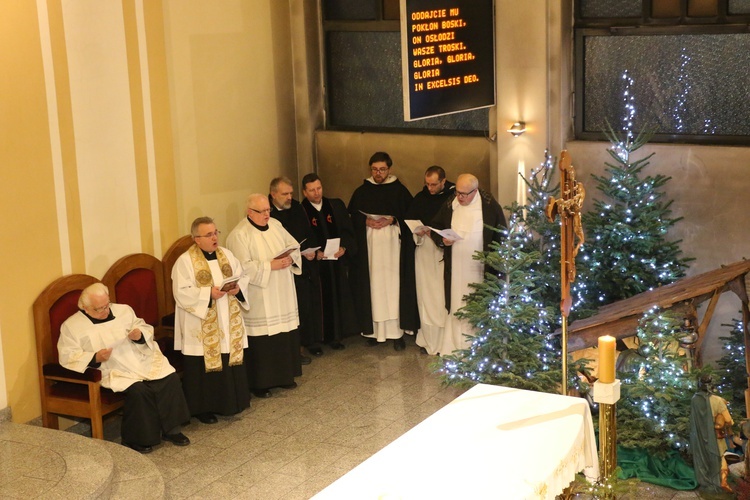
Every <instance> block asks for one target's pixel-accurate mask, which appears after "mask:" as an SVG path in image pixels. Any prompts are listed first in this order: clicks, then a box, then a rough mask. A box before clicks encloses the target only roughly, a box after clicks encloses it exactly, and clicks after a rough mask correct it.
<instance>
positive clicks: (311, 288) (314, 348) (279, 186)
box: [268, 177, 323, 375]
mask: <svg viewBox="0 0 750 500" xmlns="http://www.w3.org/2000/svg"><path fill="white" fill-rule="evenodd" d="M293 195H294V187H293V186H292V181H291V180H290V179H289V178H288V177H276V178H275V179H273V180H272V181H271V185H270V187H269V195H268V202H269V204H270V205H271V217H273V218H274V219H276V220H278V221H279V222H281V225H282V226H284V229H286V230H287V231H289V234H291V235H292V236H293V237H294V239H295V240H297V241H298V242H299V244H300V250H301V251H303V253H302V256H303V257H305V259H306V260H305V262H304V265H303V266H302V274H295V275H294V287H295V288H296V290H297V308H298V309H299V340H300V344H301V345H302V347H304V348H306V349H307V351H308V352H309V353H310V354H313V355H315V356H321V355H322V354H323V350H322V349H321V348H320V346H319V345H318V342H319V341H320V340H319V339H320V338H321V337H322V336H323V331H322V328H323V326H322V318H321V316H320V307H318V303H319V302H320V291H319V290H320V279H319V277H318V265H317V262H316V261H315V253H314V252H312V253H304V250H305V249H307V248H314V247H316V246H319V245H320V243H319V242H318V241H317V239H316V234H315V232H313V228H312V227H311V226H310V222H309V221H308V220H307V214H306V213H305V210H304V209H303V208H302V205H301V204H300V202H298V201H297V200H295V199H294V198H292V196H293ZM300 360H301V362H302V364H304V365H306V364H309V363H310V358H309V357H307V356H302V355H301V356H300ZM298 375H302V374H301V373H299V374H298Z"/></svg>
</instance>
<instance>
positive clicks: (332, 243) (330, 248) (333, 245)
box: [323, 238, 341, 260]
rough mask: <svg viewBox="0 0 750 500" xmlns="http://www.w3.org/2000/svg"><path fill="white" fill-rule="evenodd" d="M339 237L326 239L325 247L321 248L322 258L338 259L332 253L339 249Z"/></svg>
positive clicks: (334, 253)
mask: <svg viewBox="0 0 750 500" xmlns="http://www.w3.org/2000/svg"><path fill="white" fill-rule="evenodd" d="M340 246H341V238H331V239H329V240H326V248H325V250H323V260H338V259H337V258H336V257H334V255H336V252H338V251H339V248H340Z"/></svg>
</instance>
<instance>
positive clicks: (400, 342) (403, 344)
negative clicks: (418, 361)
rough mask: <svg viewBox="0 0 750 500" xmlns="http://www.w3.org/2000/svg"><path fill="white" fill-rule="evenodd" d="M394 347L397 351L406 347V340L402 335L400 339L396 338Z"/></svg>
mask: <svg viewBox="0 0 750 500" xmlns="http://www.w3.org/2000/svg"><path fill="white" fill-rule="evenodd" d="M393 348H394V349H396V350H397V351H403V350H404V349H406V341H405V340H404V338H403V337H401V338H400V339H394V341H393Z"/></svg>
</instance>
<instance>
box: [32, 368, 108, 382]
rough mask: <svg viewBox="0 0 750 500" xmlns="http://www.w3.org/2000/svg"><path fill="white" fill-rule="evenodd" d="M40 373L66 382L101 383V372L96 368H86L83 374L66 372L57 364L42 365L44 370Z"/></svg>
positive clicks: (66, 370) (65, 369)
mask: <svg viewBox="0 0 750 500" xmlns="http://www.w3.org/2000/svg"><path fill="white" fill-rule="evenodd" d="M42 372H43V373H44V376H45V377H50V378H55V379H64V380H65V381H67V382H79V383H80V382H83V383H87V382H101V380H102V372H101V371H99V370H97V369H96V368H86V371H85V372H83V373H78V372H74V371H73V370H68V369H67V368H63V367H62V366H61V365H59V364H57V363H50V364H47V365H44V368H43V369H42Z"/></svg>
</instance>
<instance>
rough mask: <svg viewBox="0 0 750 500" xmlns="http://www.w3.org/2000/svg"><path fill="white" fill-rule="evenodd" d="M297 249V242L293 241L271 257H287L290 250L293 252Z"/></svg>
mask: <svg viewBox="0 0 750 500" xmlns="http://www.w3.org/2000/svg"><path fill="white" fill-rule="evenodd" d="M297 249H299V243H293V244H291V245H289V246H288V247H286V248H285V249H284V250H282V251H281V252H279V253H277V254H276V255H274V257H273V258H274V259H283V258H284V257H289V254H290V253H292V252H294V251H295V250H297Z"/></svg>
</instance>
